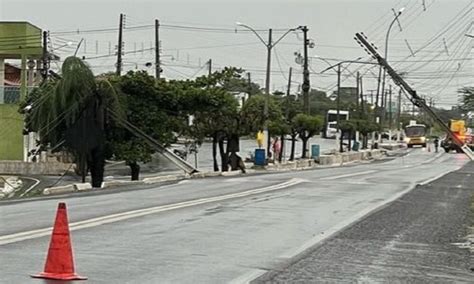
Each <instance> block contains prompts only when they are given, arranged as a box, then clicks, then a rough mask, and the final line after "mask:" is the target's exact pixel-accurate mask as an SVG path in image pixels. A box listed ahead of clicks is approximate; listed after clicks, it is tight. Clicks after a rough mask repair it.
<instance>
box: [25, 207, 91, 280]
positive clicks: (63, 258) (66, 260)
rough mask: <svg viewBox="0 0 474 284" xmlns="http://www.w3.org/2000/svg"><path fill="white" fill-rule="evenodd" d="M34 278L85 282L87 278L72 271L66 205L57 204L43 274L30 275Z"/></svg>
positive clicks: (72, 262) (72, 264)
mask: <svg viewBox="0 0 474 284" xmlns="http://www.w3.org/2000/svg"><path fill="white" fill-rule="evenodd" d="M31 277H34V278H46V279H56V280H85V279H87V277H82V276H79V275H77V274H76V273H75V271H74V258H73V255H72V246H71V237H70V235H69V223H68V219H67V210H66V204H65V203H63V202H61V203H59V204H58V211H57V213H56V220H55V222H54V228H53V235H52V236H51V241H50V243H49V250H48V256H47V258H46V264H45V266H44V272H41V273H40V274H36V275H31Z"/></svg>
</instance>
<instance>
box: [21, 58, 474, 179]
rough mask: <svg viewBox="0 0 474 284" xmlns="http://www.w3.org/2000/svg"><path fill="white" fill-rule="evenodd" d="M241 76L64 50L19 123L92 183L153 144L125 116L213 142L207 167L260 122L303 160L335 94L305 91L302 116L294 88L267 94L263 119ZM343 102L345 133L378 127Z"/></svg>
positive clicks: (134, 167) (351, 102) (257, 97)
mask: <svg viewBox="0 0 474 284" xmlns="http://www.w3.org/2000/svg"><path fill="white" fill-rule="evenodd" d="M243 74H244V70H242V69H239V68H235V67H227V68H224V69H223V70H220V71H215V72H214V73H212V74H210V75H209V76H201V77H198V78H195V79H193V80H164V79H161V80H159V81H156V80H155V78H153V77H152V76H151V75H149V74H148V73H147V72H146V71H130V72H128V73H126V74H124V75H123V76H116V75H115V74H100V75H97V76H94V75H93V74H92V71H91V70H90V68H89V66H88V65H87V64H86V63H85V62H83V61H82V60H81V59H79V58H77V57H69V58H67V59H66V60H65V62H64V64H63V66H62V72H61V74H60V76H56V77H52V78H50V79H49V80H48V81H46V82H44V83H43V84H42V85H41V86H40V87H39V88H37V89H36V90H35V91H33V92H32V93H31V94H30V95H29V97H28V98H27V100H26V101H24V102H23V103H22V104H21V106H20V111H21V112H23V113H25V114H26V128H27V131H33V132H38V133H39V136H40V137H41V140H40V141H38V143H39V144H40V145H41V149H43V150H44V149H51V150H52V151H55V152H58V151H66V152H68V153H70V154H72V156H73V162H74V163H76V165H77V167H76V171H77V172H78V173H79V174H80V175H82V177H83V180H84V179H85V175H86V174H87V173H88V172H91V177H92V185H93V186H94V187H100V185H101V183H102V181H103V168H104V161H105V159H111V160H116V161H125V163H126V165H128V166H129V167H130V170H131V176H132V180H137V179H138V178H139V174H140V166H139V165H140V163H147V162H149V161H151V159H152V156H153V154H155V152H156V150H155V149H154V148H153V147H151V146H150V145H149V144H147V143H146V142H145V141H144V140H143V139H142V138H140V135H137V133H135V132H134V131H131V130H130V129H129V128H126V127H123V126H124V121H126V122H127V123H130V124H132V125H133V126H134V127H136V129H139V130H140V131H142V132H144V133H146V135H148V136H149V137H151V138H152V139H153V140H154V141H156V142H157V143H160V144H161V145H163V146H169V145H170V144H171V143H174V142H176V140H177V139H178V138H184V139H188V140H192V141H194V142H195V143H196V144H198V145H199V144H201V143H203V142H204V141H205V140H210V141H212V149H213V151H212V156H213V157H212V158H213V168H214V171H227V170H228V169H229V168H230V169H231V170H237V169H238V165H239V157H238V156H237V152H239V138H240V137H243V136H248V137H255V135H256V133H257V132H258V131H259V130H261V129H263V128H264V126H265V125H267V126H268V129H269V132H270V136H271V137H277V136H278V137H281V138H284V137H286V136H289V137H291V138H292V139H291V141H292V145H291V149H292V150H291V157H290V159H291V160H293V159H295V158H297V157H295V155H294V153H295V141H296V139H301V140H302V141H303V148H302V156H301V158H306V157H307V153H306V151H305V149H306V144H307V141H308V140H309V138H311V137H313V136H314V135H318V134H319V133H320V131H321V130H322V128H323V124H324V115H325V113H326V111H327V110H328V109H335V108H336V103H335V101H334V100H333V96H332V97H331V96H328V95H327V94H326V93H325V92H322V91H319V90H315V89H313V90H311V91H310V94H309V97H310V99H309V101H310V110H309V114H308V113H305V112H304V111H303V107H302V106H303V103H302V97H301V96H300V95H299V94H297V93H290V94H289V95H286V94H283V93H281V92H275V93H274V94H273V95H271V96H270V97H269V98H268V110H269V111H268V116H267V117H265V115H264V106H265V100H266V99H267V98H266V96H265V95H264V93H263V91H262V89H261V88H260V86H259V85H258V84H256V83H254V82H249V81H248V80H247V79H245V78H243V76H242V75H243ZM462 92H464V93H465V94H466V96H467V97H466V96H465V98H464V104H465V105H470V106H472V101H473V100H472V90H469V89H466V90H463V91H462ZM240 93H245V94H248V96H249V97H248V99H247V100H245V101H242V102H240V104H239V101H238V100H237V99H236V98H235V96H234V95H235V94H240ZM25 107H26V108H25ZM25 109H26V110H25ZM341 109H345V110H349V111H350V112H351V113H353V115H352V117H353V118H352V119H351V120H349V121H347V122H345V123H343V124H341V127H342V128H343V131H346V132H348V133H349V134H350V135H349V136H351V135H352V134H353V133H355V131H359V132H360V133H361V135H362V137H363V140H362V141H363V143H362V148H366V147H367V139H368V135H369V133H371V132H373V131H376V130H379V127H378V126H377V125H376V124H375V123H374V122H373V119H372V117H373V107H372V106H371V105H370V104H368V103H367V102H366V103H365V104H362V105H359V104H357V100H356V99H355V98H354V96H352V95H351V93H350V92H341ZM451 115H452V114H446V116H451ZM420 118H421V117H419V116H418V117H414V116H413V115H409V114H406V115H405V114H404V115H403V116H402V123H403V124H406V123H408V121H409V120H411V119H416V120H418V121H420V122H426V121H424V120H421V119H420ZM281 140H282V141H284V139H281ZM276 158H278V157H276Z"/></svg>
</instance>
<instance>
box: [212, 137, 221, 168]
mask: <svg viewBox="0 0 474 284" xmlns="http://www.w3.org/2000/svg"><path fill="white" fill-rule="evenodd" d="M212 161H213V163H214V171H215V172H218V171H219V165H218V164H217V133H214V135H213V136H212Z"/></svg>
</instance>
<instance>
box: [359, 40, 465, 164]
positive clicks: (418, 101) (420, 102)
mask: <svg viewBox="0 0 474 284" xmlns="http://www.w3.org/2000/svg"><path fill="white" fill-rule="evenodd" d="M354 39H355V40H356V41H357V42H358V43H359V44H360V45H361V46H362V47H363V48H364V49H365V51H367V53H369V55H371V56H372V57H373V58H374V59H376V60H377V61H378V63H379V64H380V66H382V67H383V68H385V70H386V71H387V73H388V75H390V77H392V80H393V81H394V82H395V84H397V85H398V86H400V87H402V88H403V89H404V90H405V91H406V92H407V93H408V94H409V95H410V96H411V98H410V101H411V102H412V103H413V105H416V106H417V107H419V108H420V109H422V110H424V111H425V113H427V114H428V115H429V116H431V118H433V120H434V121H436V122H437V123H438V124H439V125H440V126H441V127H442V128H443V129H444V130H445V131H446V133H447V134H448V135H449V136H450V137H451V139H453V141H454V143H455V144H456V145H458V146H459V147H460V148H461V149H462V150H463V152H464V153H465V154H466V156H468V157H469V159H471V160H474V153H473V152H472V151H471V149H470V148H469V147H468V146H467V145H466V144H465V143H464V142H463V141H462V140H461V139H459V138H458V137H457V136H456V135H455V134H454V133H453V132H452V131H451V129H450V128H449V127H448V125H447V124H446V123H444V122H443V121H442V120H441V119H440V118H439V117H438V116H437V115H436V114H435V113H434V111H433V110H432V109H431V108H430V107H429V106H428V105H427V104H426V101H425V99H423V98H422V97H420V96H418V94H417V93H416V91H415V90H413V89H412V88H411V87H410V85H408V83H407V82H406V81H405V80H403V78H402V77H401V76H400V75H399V74H398V73H397V72H396V71H395V70H394V69H393V68H392V67H391V66H390V65H389V64H388V63H387V61H386V60H385V59H384V58H383V57H382V56H381V55H380V54H379V53H378V52H377V48H376V47H375V46H374V45H373V44H370V43H369V42H368V41H367V37H366V36H365V35H364V34H363V33H356V37H355V38H354Z"/></svg>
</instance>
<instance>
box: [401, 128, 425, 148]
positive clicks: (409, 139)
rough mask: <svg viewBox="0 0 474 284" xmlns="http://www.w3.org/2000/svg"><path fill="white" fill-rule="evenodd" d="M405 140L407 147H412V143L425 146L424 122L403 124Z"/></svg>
mask: <svg viewBox="0 0 474 284" xmlns="http://www.w3.org/2000/svg"><path fill="white" fill-rule="evenodd" d="M405 142H406V143H407V147H408V148H412V147H413V146H414V145H421V146H422V147H426V126H425V125H424V124H410V125H407V126H405Z"/></svg>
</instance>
